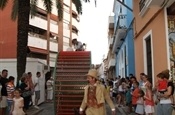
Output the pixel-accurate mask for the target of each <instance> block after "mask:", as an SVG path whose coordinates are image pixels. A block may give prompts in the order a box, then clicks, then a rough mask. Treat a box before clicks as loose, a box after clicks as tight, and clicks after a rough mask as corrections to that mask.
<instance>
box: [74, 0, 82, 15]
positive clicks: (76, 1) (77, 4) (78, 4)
mask: <svg viewBox="0 0 175 115" xmlns="http://www.w3.org/2000/svg"><path fill="white" fill-rule="evenodd" d="M72 2H73V3H74V4H75V7H76V10H77V12H78V14H82V3H81V0H72Z"/></svg>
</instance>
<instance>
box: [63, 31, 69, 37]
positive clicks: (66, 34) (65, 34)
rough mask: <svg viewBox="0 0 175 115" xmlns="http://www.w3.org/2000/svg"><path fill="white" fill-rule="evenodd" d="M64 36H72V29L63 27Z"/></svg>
mask: <svg viewBox="0 0 175 115" xmlns="http://www.w3.org/2000/svg"><path fill="white" fill-rule="evenodd" d="M63 36H65V37H68V38H70V30H68V29H63Z"/></svg>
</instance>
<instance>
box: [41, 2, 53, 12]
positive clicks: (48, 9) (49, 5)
mask: <svg viewBox="0 0 175 115" xmlns="http://www.w3.org/2000/svg"><path fill="white" fill-rule="evenodd" d="M43 2H44V7H45V8H46V11H47V12H48V13H51V11H52V6H53V2H52V0H43Z"/></svg>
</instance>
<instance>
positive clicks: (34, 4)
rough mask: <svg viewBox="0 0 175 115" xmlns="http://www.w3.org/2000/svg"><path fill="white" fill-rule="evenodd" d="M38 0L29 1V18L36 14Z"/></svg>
mask: <svg viewBox="0 0 175 115" xmlns="http://www.w3.org/2000/svg"><path fill="white" fill-rule="evenodd" d="M37 4H38V0H31V2H30V14H31V18H33V17H34V16H35V15H36V11H37Z"/></svg>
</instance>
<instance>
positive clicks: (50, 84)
mask: <svg viewBox="0 0 175 115" xmlns="http://www.w3.org/2000/svg"><path fill="white" fill-rule="evenodd" d="M46 85H47V90H52V89H53V81H52V80H48V81H47V82H46Z"/></svg>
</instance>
